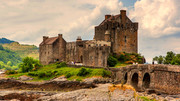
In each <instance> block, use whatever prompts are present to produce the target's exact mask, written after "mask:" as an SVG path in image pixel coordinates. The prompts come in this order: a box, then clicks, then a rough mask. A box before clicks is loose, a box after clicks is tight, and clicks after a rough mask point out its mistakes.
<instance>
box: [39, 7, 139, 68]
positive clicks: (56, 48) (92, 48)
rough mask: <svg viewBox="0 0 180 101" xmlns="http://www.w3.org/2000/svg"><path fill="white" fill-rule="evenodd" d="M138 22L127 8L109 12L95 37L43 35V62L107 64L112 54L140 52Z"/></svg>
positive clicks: (40, 57)
mask: <svg viewBox="0 0 180 101" xmlns="http://www.w3.org/2000/svg"><path fill="white" fill-rule="evenodd" d="M137 50H138V23H136V22H132V21H131V20H130V19H129V18H128V17H127V16H126V11H125V10H120V14H118V15H115V16H114V15H105V19H104V21H102V23H100V25H98V26H96V27H95V35H94V39H93V40H82V39H81V37H78V38H77V40H76V41H75V42H66V40H64V38H63V36H62V34H58V36H57V37H50V38H49V37H47V36H43V41H42V42H41V43H40V45H39V53H40V54H39V60H40V62H41V63H42V64H43V65H47V64H50V63H55V62H58V61H59V62H61V61H66V62H67V63H71V62H75V63H82V64H83V65H86V66H98V67H107V59H108V56H109V55H110V54H118V53H120V52H127V53H137Z"/></svg>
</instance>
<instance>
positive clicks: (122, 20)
mask: <svg viewBox="0 0 180 101" xmlns="http://www.w3.org/2000/svg"><path fill="white" fill-rule="evenodd" d="M94 39H95V40H97V41H98V40H99V41H100V40H101V41H110V42H111V51H112V53H116V54H118V53H120V52H127V53H137V52H138V51H137V50H138V23H136V22H132V21H131V20H130V19H129V18H128V17H127V15H126V10H120V14H118V15H114V16H113V15H105V19H104V21H103V22H102V23H101V24H100V25H99V26H96V27H95V35H94Z"/></svg>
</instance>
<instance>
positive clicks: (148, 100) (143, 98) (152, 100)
mask: <svg viewBox="0 0 180 101" xmlns="http://www.w3.org/2000/svg"><path fill="white" fill-rule="evenodd" d="M138 98H140V99H141V100H143V101H157V100H156V99H149V98H148V97H146V96H138Z"/></svg>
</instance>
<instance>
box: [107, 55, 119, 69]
mask: <svg viewBox="0 0 180 101" xmlns="http://www.w3.org/2000/svg"><path fill="white" fill-rule="evenodd" d="M117 62H118V60H117V59H116V58H114V57H113V56H109V58H108V60H107V64H108V65H109V66H110V67H114V66H115V65H116V64H117Z"/></svg>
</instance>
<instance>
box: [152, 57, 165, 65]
mask: <svg viewBox="0 0 180 101" xmlns="http://www.w3.org/2000/svg"><path fill="white" fill-rule="evenodd" d="M153 61H157V63H158V64H162V63H163V62H164V57H163V56H162V55H160V56H159V57H158V56H156V57H154V58H153Z"/></svg>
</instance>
